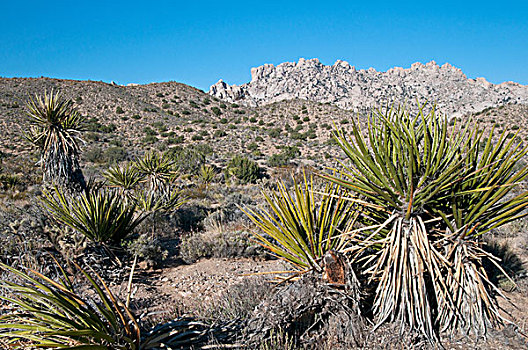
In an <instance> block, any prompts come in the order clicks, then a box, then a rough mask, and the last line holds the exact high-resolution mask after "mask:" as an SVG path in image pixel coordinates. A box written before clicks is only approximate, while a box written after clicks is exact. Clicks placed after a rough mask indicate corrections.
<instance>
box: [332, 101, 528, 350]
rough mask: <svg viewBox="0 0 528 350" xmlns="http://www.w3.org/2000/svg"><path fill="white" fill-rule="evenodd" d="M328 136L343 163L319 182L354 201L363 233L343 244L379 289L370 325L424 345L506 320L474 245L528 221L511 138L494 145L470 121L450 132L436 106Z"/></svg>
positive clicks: (524, 172)
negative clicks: (394, 328)
mask: <svg viewBox="0 0 528 350" xmlns="http://www.w3.org/2000/svg"><path fill="white" fill-rule="evenodd" d="M335 138H336V140H337V141H338V144H339V145H340V147H341V148H342V149H343V151H344V152H345V154H346V155H347V157H348V162H347V163H342V170H341V171H340V172H339V173H338V174H327V175H323V177H324V178H326V179H328V180H330V181H331V182H333V183H336V184H338V185H340V186H342V187H344V188H346V189H348V190H349V191H350V192H351V193H355V194H356V195H358V196H359V198H361V201H360V200H359V199H357V198H355V199H353V202H354V203H355V204H356V205H358V206H360V207H363V208H364V210H363V211H362V216H361V221H362V222H364V223H366V224H367V225H368V226H367V227H366V228H363V229H359V230H353V231H351V232H349V233H348V235H347V236H348V237H349V239H350V241H351V242H353V243H355V245H351V246H349V248H347V249H346V251H347V252H348V253H349V254H351V255H352V258H353V259H357V261H358V262H362V263H363V269H364V270H363V273H365V274H367V275H368V276H369V278H370V282H371V283H373V284H374V285H375V286H376V288H377V289H376V293H375V301H374V305H373V312H374V315H375V318H376V322H377V323H376V324H377V325H380V324H382V323H384V322H387V321H396V322H399V323H400V324H401V328H400V329H401V330H402V332H403V331H405V330H409V329H415V330H418V331H419V332H421V333H422V334H423V335H424V336H425V337H426V338H428V339H429V340H431V341H435V340H436V339H438V332H439V330H451V331H453V330H455V329H459V328H464V329H465V330H466V331H468V332H469V331H473V332H475V333H476V334H479V335H481V334H485V332H486V326H485V325H488V324H491V325H493V324H500V323H501V322H503V318H502V317H500V315H499V313H498V310H499V309H498V305H497V302H496V300H495V299H494V298H493V292H492V291H493V290H494V286H493V285H492V284H491V282H490V281H489V278H488V277H487V275H486V271H485V270H484V269H483V267H482V266H483V264H482V260H483V259H491V260H493V259H494V257H493V256H491V255H490V254H487V253H485V252H484V250H483V249H482V248H481V244H480V242H479V240H478V237H479V236H480V235H482V234H485V233H487V232H489V231H490V230H491V229H493V228H496V227H498V226H500V225H503V224H505V223H508V222H511V221H512V220H515V219H517V218H520V217H523V216H525V215H527V211H526V210H525V209H526V207H527V205H528V192H523V193H518V194H514V195H512V191H514V190H515V189H516V187H517V185H518V184H519V183H521V182H522V181H524V180H525V179H526V177H527V176H528V168H527V167H526V166H525V167H522V168H520V169H516V164H517V163H518V162H519V161H520V160H521V159H522V158H523V157H524V156H525V155H526V152H527V149H526V147H522V146H521V145H520V144H519V143H518V142H516V141H515V138H510V139H508V138H507V137H506V135H505V133H503V134H502V135H500V136H499V137H498V138H497V137H496V136H495V135H494V133H493V129H492V130H491V131H490V130H488V131H486V130H479V129H478V125H473V124H472V123H471V122H470V121H467V122H466V123H463V124H462V125H456V124H455V125H453V126H452V127H449V123H448V121H447V119H446V118H445V117H440V116H438V115H437V114H436V112H435V110H434V107H433V108H432V109H431V110H430V111H429V112H425V106H422V107H421V108H420V109H419V110H418V111H417V112H416V113H414V114H412V113H411V112H409V111H407V110H404V109H399V108H395V107H393V108H390V109H389V110H387V111H386V112H384V113H383V112H378V113H377V114H375V115H372V116H371V117H369V119H368V123H367V128H366V130H361V129H360V127H359V124H358V123H354V124H353V125H352V132H351V137H350V138H349V137H347V136H346V135H345V133H344V131H342V130H337V131H336V132H335Z"/></svg>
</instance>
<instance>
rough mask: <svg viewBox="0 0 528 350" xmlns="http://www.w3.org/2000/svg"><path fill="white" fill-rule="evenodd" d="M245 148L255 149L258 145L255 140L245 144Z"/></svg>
mask: <svg viewBox="0 0 528 350" xmlns="http://www.w3.org/2000/svg"><path fill="white" fill-rule="evenodd" d="M246 148H247V150H248V151H256V150H258V148H259V146H258V145H257V143H256V142H251V143H249V144H248V145H247V146H246Z"/></svg>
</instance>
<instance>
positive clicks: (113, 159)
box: [103, 146, 128, 163]
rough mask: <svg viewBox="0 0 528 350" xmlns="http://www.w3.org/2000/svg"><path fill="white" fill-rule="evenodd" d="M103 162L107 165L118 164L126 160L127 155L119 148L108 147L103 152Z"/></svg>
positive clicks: (124, 150) (123, 149)
mask: <svg viewBox="0 0 528 350" xmlns="http://www.w3.org/2000/svg"><path fill="white" fill-rule="evenodd" d="M103 157H104V160H105V161H106V162H107V163H118V162H121V161H123V160H126V159H127V157H128V153H127V151H126V149H125V148H123V147H119V146H113V147H108V148H107V149H106V150H105V151H104V156H103Z"/></svg>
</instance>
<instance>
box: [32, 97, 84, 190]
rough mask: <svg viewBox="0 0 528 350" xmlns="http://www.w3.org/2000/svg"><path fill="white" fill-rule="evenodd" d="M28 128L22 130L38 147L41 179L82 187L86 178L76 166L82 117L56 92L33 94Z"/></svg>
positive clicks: (77, 165)
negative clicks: (24, 130) (42, 94)
mask: <svg viewBox="0 0 528 350" xmlns="http://www.w3.org/2000/svg"><path fill="white" fill-rule="evenodd" d="M27 115H28V118H29V124H30V128H29V131H28V132H27V133H26V134H25V136H26V139H27V140H29V141H30V142H31V143H32V144H33V145H34V146H36V147H37V148H38V149H39V151H40V161H39V163H40V164H41V166H42V169H43V173H44V174H43V180H44V181H45V182H51V183H53V184H56V185H60V186H65V187H66V188H68V189H70V190H75V191H81V190H84V188H85V181H84V177H83V175H82V172H81V169H80V167H79V152H80V147H79V144H80V143H81V142H82V140H81V138H80V131H81V130H82V124H83V122H84V117H83V116H81V114H80V113H79V112H78V111H77V110H76V109H75V108H74V107H73V102H72V101H71V100H66V99H64V98H62V97H61V96H60V94H59V93H53V92H52V93H50V94H48V93H45V94H44V96H43V97H41V96H35V97H34V98H32V99H30V101H29V102H28V104H27Z"/></svg>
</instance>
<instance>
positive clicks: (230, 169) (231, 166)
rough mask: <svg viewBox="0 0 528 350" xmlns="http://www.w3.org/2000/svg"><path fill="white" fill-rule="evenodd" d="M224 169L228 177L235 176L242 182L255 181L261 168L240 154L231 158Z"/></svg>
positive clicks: (259, 174)
mask: <svg viewBox="0 0 528 350" xmlns="http://www.w3.org/2000/svg"><path fill="white" fill-rule="evenodd" d="M226 170H227V174H228V175H229V176H230V177H234V178H236V179H237V180H238V181H239V182H240V183H243V184H246V183H255V182H256V181H257V180H258V179H259V178H260V176H261V169H260V167H259V166H258V164H257V163H256V162H254V161H252V160H250V159H248V158H246V157H242V156H235V157H233V158H231V160H230V161H229V163H228V164H227V167H226Z"/></svg>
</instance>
